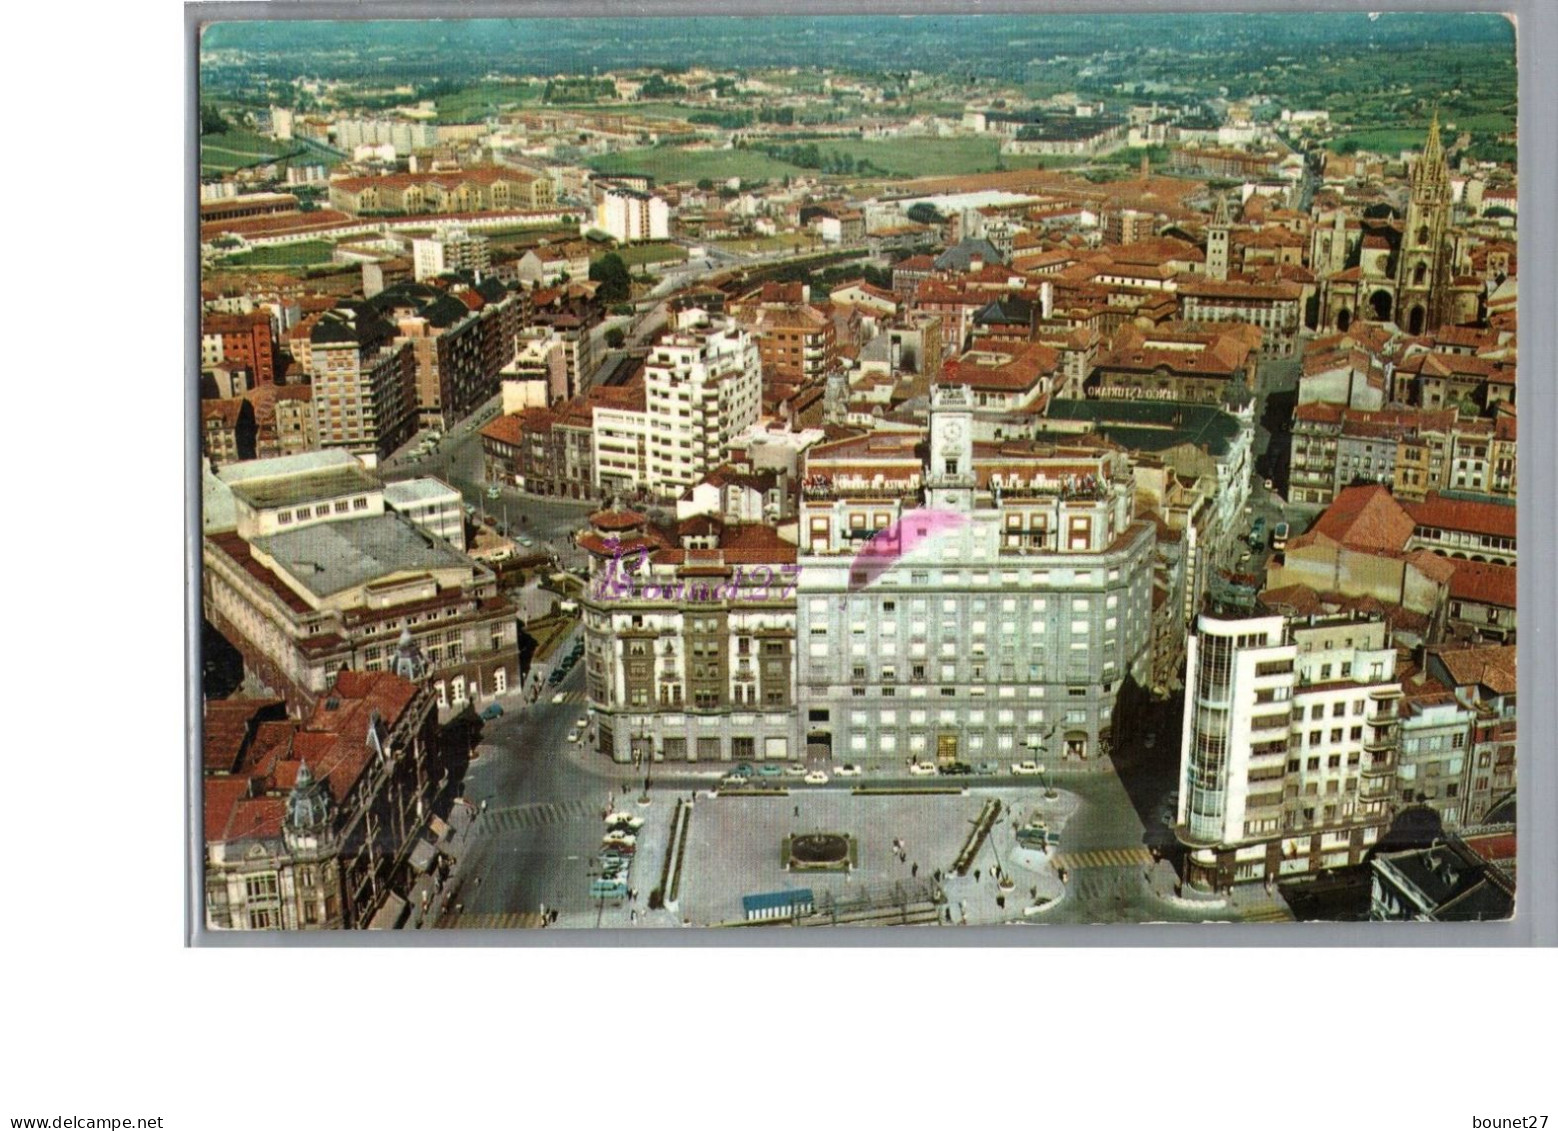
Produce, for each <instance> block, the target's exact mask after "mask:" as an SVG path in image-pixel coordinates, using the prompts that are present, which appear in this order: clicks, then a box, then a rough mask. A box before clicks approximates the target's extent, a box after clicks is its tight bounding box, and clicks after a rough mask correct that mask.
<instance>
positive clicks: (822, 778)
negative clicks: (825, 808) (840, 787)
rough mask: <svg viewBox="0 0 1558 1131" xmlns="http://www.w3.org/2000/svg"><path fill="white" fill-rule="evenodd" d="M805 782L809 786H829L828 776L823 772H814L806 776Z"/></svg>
mask: <svg viewBox="0 0 1558 1131" xmlns="http://www.w3.org/2000/svg"><path fill="white" fill-rule="evenodd" d="M805 781H806V784H807V785H827V784H828V775H827V774H825V773H823V772H822V771H821V770H813V771H812V772H811V773H809V774H807V775H806V778H805Z"/></svg>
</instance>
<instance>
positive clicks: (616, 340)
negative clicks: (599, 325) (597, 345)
mask: <svg viewBox="0 0 1558 1131" xmlns="http://www.w3.org/2000/svg"><path fill="white" fill-rule="evenodd" d="M625 341H627V335H626V334H624V333H623V332H622V330H621V328H620V327H617V326H613V327H612V328H611V329H609V330H607V331H606V348H607V349H613V350H619V349H621V348H622V343H623V342H625Z"/></svg>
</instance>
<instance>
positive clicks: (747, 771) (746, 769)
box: [730, 762, 752, 778]
mask: <svg viewBox="0 0 1558 1131" xmlns="http://www.w3.org/2000/svg"><path fill="white" fill-rule="evenodd" d="M730 772H731V774H732V775H733V776H735V777H738V778H749V777H751V776H752V767H751V766H749V765H747V763H745V762H742V763H741V765H739V766H737V767H736V768H735V769H733V770H731V771H730Z"/></svg>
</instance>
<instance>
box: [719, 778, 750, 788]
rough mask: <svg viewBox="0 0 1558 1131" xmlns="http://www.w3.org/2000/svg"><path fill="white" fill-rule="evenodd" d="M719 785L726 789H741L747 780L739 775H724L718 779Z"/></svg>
mask: <svg viewBox="0 0 1558 1131" xmlns="http://www.w3.org/2000/svg"><path fill="white" fill-rule="evenodd" d="M719 783H720V785H722V786H724V787H725V788H726V789H741V788H742V787H743V786H745V785H746V784H747V779H746V778H744V777H742V776H741V775H740V774H726V775H725V776H724V777H722V778H720V780H719Z"/></svg>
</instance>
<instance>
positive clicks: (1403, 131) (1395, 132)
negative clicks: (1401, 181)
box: [1325, 122, 1428, 157]
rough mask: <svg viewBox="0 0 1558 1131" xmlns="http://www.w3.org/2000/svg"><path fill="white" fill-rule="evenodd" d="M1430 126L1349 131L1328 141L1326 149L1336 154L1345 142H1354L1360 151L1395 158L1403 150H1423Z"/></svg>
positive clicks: (1424, 124)
mask: <svg viewBox="0 0 1558 1131" xmlns="http://www.w3.org/2000/svg"><path fill="white" fill-rule="evenodd" d="M1427 133H1428V124H1427V123H1426V122H1425V123H1423V125H1422V126H1420V127H1416V128H1394V127H1393V128H1389V129H1380V130H1349V131H1347V132H1346V133H1344V134H1339V135H1337V136H1336V137H1333V138H1329V139H1327V141H1326V143H1325V147H1326V148H1327V149H1329V150H1332V151H1333V152H1335V151H1336V150H1338V149H1340V148H1341V146H1342V144H1343V143H1344V142H1349V141H1350V142H1353V143H1355V144H1356V146H1357V148H1358V149H1364V150H1368V151H1369V152H1370V153H1379V154H1383V155H1385V156H1387V157H1394V156H1395V155H1396V154H1397V153H1400V152H1401V151H1402V150H1403V149H1421V148H1422V147H1423V138H1424V137H1425V136H1426V135H1427Z"/></svg>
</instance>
